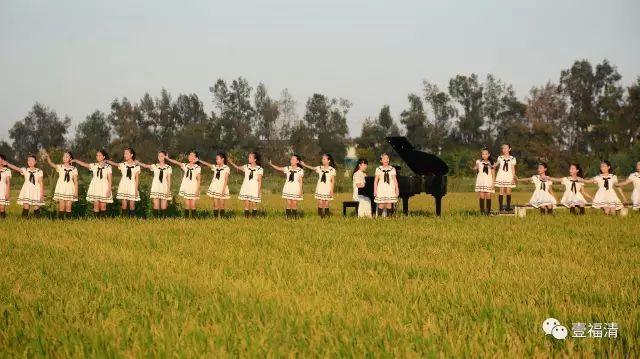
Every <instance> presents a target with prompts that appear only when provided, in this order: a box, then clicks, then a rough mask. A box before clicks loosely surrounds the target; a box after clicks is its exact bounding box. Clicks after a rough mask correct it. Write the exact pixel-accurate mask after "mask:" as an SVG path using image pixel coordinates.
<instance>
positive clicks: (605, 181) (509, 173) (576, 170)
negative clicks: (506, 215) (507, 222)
mask: <svg viewBox="0 0 640 359" xmlns="http://www.w3.org/2000/svg"><path fill="white" fill-rule="evenodd" d="M501 152H502V153H501V154H500V156H498V158H497V160H496V161H495V162H494V161H493V159H492V157H491V154H490V153H489V150H488V149H487V148H483V149H482V150H481V154H480V157H481V158H480V159H478V160H476V162H475V165H474V167H473V168H474V169H475V170H476V171H477V173H478V174H477V177H476V184H475V191H476V192H477V193H478V196H479V207H480V212H481V213H483V214H486V215H488V214H490V213H491V196H492V195H493V194H494V193H495V192H496V189H497V190H498V192H499V195H498V202H499V210H500V211H501V212H505V211H506V212H509V211H511V190H512V189H513V188H515V187H516V185H517V183H518V182H530V183H532V184H533V189H534V191H533V195H532V196H531V199H530V200H529V203H528V204H529V205H530V206H532V207H534V208H538V209H539V210H540V213H542V214H552V213H553V209H554V208H556V206H557V205H558V201H557V200H556V197H555V195H554V193H553V183H554V182H559V183H560V184H562V185H563V186H564V193H563V194H562V198H561V199H560V205H562V206H564V207H567V208H569V210H570V212H571V213H574V214H577V215H582V214H584V213H585V207H586V206H587V205H589V202H588V200H590V201H591V207H592V208H599V209H602V210H603V211H604V213H605V214H608V215H614V214H616V213H617V211H619V210H621V209H622V208H623V207H624V202H626V201H627V198H626V196H625V194H624V192H623V191H622V187H624V186H626V185H633V192H632V194H631V206H632V208H633V209H634V210H640V162H638V163H636V172H634V173H631V174H630V175H629V176H628V177H627V179H625V180H624V181H619V180H618V177H617V176H616V175H615V174H613V167H612V166H611V163H610V162H609V161H607V160H603V161H601V162H600V174H599V175H597V176H595V177H593V178H585V177H584V175H583V173H582V168H581V167H580V165H579V164H578V163H571V164H570V165H569V168H568V170H567V174H566V176H564V177H560V178H558V177H551V176H550V174H549V169H548V166H547V164H546V163H544V162H541V163H539V164H538V166H537V173H536V174H534V175H532V176H531V177H526V178H519V177H518V176H517V175H516V163H517V162H516V158H515V157H514V156H512V155H511V145H509V144H503V145H502V146H501ZM588 183H592V184H596V185H597V186H598V189H597V191H596V193H595V195H594V196H591V195H590V194H589V193H587V192H586V191H585V189H584V185H585V184H588ZM616 191H617V193H616ZM505 199H506V201H505ZM587 199H588V200H587Z"/></svg>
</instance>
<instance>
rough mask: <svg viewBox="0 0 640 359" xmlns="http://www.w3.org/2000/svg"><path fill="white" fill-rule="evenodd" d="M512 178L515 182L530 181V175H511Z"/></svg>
mask: <svg viewBox="0 0 640 359" xmlns="http://www.w3.org/2000/svg"><path fill="white" fill-rule="evenodd" d="M513 179H514V180H515V181H516V182H531V179H532V177H525V178H518V177H516V176H513Z"/></svg>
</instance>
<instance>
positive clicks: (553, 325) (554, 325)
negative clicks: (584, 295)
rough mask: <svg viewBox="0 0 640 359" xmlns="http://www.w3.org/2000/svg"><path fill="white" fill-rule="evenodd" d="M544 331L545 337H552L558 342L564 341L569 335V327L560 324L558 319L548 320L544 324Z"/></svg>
mask: <svg viewBox="0 0 640 359" xmlns="http://www.w3.org/2000/svg"><path fill="white" fill-rule="evenodd" d="M542 331H543V332H544V335H551V336H553V337H554V338H556V339H558V340H564V339H566V338H567V336H568V335H569V332H568V331H567V327H565V326H563V325H561V324H560V321H559V320H558V319H556V318H547V319H545V320H544V322H542Z"/></svg>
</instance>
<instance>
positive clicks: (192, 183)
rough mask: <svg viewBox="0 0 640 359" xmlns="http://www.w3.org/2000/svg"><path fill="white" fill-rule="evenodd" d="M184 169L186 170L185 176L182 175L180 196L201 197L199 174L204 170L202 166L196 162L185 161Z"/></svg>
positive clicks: (186, 197)
mask: <svg viewBox="0 0 640 359" xmlns="http://www.w3.org/2000/svg"><path fill="white" fill-rule="evenodd" d="M182 171H184V176H183V177H182V183H180V191H179V192H178V196H180V197H182V198H184V199H187V200H193V199H200V187H199V186H198V175H199V174H200V173H201V172H202V168H201V167H200V166H199V165H196V164H194V165H191V164H188V163H183V164H182Z"/></svg>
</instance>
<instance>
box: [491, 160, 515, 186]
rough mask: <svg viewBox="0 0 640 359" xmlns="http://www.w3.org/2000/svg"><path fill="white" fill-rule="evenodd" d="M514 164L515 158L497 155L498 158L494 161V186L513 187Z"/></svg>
mask: <svg viewBox="0 0 640 359" xmlns="http://www.w3.org/2000/svg"><path fill="white" fill-rule="evenodd" d="M515 166H516V158H515V157H513V156H511V155H509V156H503V155H500V156H498V160H497V161H496V167H497V170H498V171H497V172H496V183H495V186H496V187H498V188H515V186H516V181H515V173H516V171H515Z"/></svg>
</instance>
